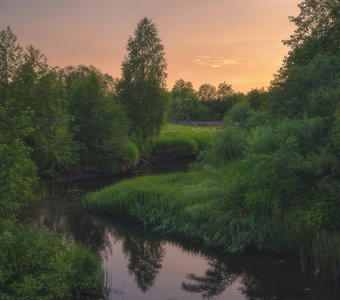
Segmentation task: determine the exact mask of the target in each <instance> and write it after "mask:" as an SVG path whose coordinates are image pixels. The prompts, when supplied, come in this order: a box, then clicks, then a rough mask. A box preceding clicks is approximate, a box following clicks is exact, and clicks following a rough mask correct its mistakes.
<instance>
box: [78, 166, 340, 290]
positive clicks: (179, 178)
mask: <svg viewBox="0 0 340 300" xmlns="http://www.w3.org/2000/svg"><path fill="white" fill-rule="evenodd" d="M241 167H242V166H241V165H240V163H239V162H237V161H236V162H232V163H229V164H227V165H224V166H223V167H220V168H219V169H212V168H199V169H197V170H191V171H188V172H181V173H173V174H166V175H156V176H143V177H139V178H135V179H130V180H125V181H122V182H120V183H118V184H114V185H111V186H108V187H106V188H103V189H101V190H99V191H97V192H94V193H89V194H88V195H87V196H86V198H85V202H84V203H85V206H86V207H87V209H89V210H91V211H94V212H96V213H100V214H105V215H110V216H113V217H115V218H121V219H127V220H130V221H131V220H132V221H134V222H137V223H140V224H143V225H144V226H146V227H148V228H150V229H152V230H154V231H157V232H160V233H163V234H174V235H176V236H179V237H181V238H184V239H186V240H188V241H191V242H195V243H200V244H202V245H204V246H209V247H222V248H223V249H225V250H226V251H227V252H229V253H240V252H254V251H255V252H262V253H268V252H271V253H276V254H282V255H293V256H296V257H299V259H300V263H301V266H302V270H303V271H304V272H305V273H309V274H312V275H313V276H315V277H318V278H320V279H323V280H326V281H330V282H333V283H334V282H338V279H339V278H338V272H339V269H338V266H339V265H338V259H339V257H340V255H339V251H338V250H336V249H339V247H338V246H339V237H338V236H337V235H334V234H331V233H328V232H326V231H318V232H313V231H312V230H310V229H309V228H306V227H305V224H304V223H303V221H302V220H299V215H298V214H293V213H291V214H286V215H285V216H283V217H282V218H281V219H278V218H276V217H272V218H270V217H268V215H265V214H264V213H263V216H262V218H259V217H258V216H257V218H255V216H254V215H250V213H249V211H247V210H246V209H245V208H244V207H242V206H241V203H236V202H228V201H227V202H226V201H225V199H224V197H225V191H223V189H227V188H228V187H227V186H224V184H223V182H225V181H226V180H229V181H231V180H232V176H233V175H235V170H237V169H239V168H241ZM217 187H219V188H217ZM229 192H230V191H229ZM233 193H237V191H236V190H235V191H233Z"/></svg>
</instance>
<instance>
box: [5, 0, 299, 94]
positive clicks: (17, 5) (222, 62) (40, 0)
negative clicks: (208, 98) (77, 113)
mask: <svg viewBox="0 0 340 300" xmlns="http://www.w3.org/2000/svg"><path fill="white" fill-rule="evenodd" d="M299 2H301V1H300V0H240V1H234V0H212V1H206V0H184V1H183V0H162V1H161V0H58V1H55V0H30V1H27V0H0V28H1V29H2V28H4V27H5V26H7V25H9V26H11V28H12V30H13V31H14V32H15V33H16V35H17V36H18V38H19V40H20V41H21V43H22V44H24V45H27V44H33V45H34V46H36V47H38V48H40V49H41V50H42V52H43V53H44V54H45V55H46V56H47V57H48V58H49V61H50V63H51V64H52V65H59V66H65V65H70V64H73V65H77V64H86V65H90V64H92V65H95V66H96V67H98V68H99V69H101V70H102V71H104V72H108V73H110V74H111V75H113V76H114V77H119V76H120V64H121V62H122V60H123V57H124V55H125V46H126V42H127V38H128V36H129V35H130V34H132V33H133V31H134V29H135V27H136V24H137V22H138V21H139V19H141V18H142V17H144V16H147V17H149V18H151V19H152V20H153V21H154V22H155V23H156V25H157V27H158V30H159V35H160V37H161V39H162V41H163V43H164V45H165V50H166V56H167V61H168V73H169V80H168V86H169V87H171V86H172V85H173V83H174V81H175V80H177V79H179V78H183V79H185V80H187V81H192V82H193V83H194V86H195V87H196V88H198V86H199V85H200V84H202V83H212V84H214V85H216V86H217V85H218V84H219V83H221V82H223V81H226V82H227V83H231V84H232V85H233V87H234V89H235V90H239V91H247V90H249V89H250V88H255V87H262V86H267V85H268V84H269V81H270V80H271V79H272V75H273V74H274V73H275V72H276V71H277V70H278V68H279V67H280V65H281V61H282V58H283V56H284V55H285V54H286V52H287V49H286V48H285V47H284V46H283V45H282V44H281V40H283V39H286V38H288V37H289V35H290V34H291V33H292V31H293V26H292V25H291V24H289V21H288V16H289V15H296V14H297V12H298V9H297V4H298V3H299Z"/></svg>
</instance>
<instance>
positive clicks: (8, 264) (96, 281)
mask: <svg viewBox="0 0 340 300" xmlns="http://www.w3.org/2000/svg"><path fill="white" fill-rule="evenodd" d="M0 226H1V230H0V291H1V292H0V297H1V299H84V298H83V297H82V296H88V295H91V293H93V292H96V293H97V295H98V292H99V291H100V288H101V284H102V279H101V266H100V262H99V260H98V259H97V258H96V257H95V256H94V255H93V254H91V253H89V252H88V250H86V249H85V248H84V247H82V246H80V245H77V244H75V243H71V242H68V243H66V244H65V243H63V242H62V241H61V240H60V239H59V238H57V236H56V235H54V234H52V233H49V232H47V231H40V232H31V231H30V230H28V229H26V228H24V227H22V226H20V225H18V224H14V223H11V222H6V223H1V224H0Z"/></svg>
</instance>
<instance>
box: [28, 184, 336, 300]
mask: <svg viewBox="0 0 340 300" xmlns="http://www.w3.org/2000/svg"><path fill="white" fill-rule="evenodd" d="M112 182H113V180H105V181H103V180H91V181H82V182H72V183H49V184H48V186H46V188H45V192H44V193H43V194H42V198H43V200H42V201H40V202H39V203H35V204H34V205H32V207H31V210H30V213H29V214H30V217H31V219H32V226H33V227H35V228H39V227H48V228H50V229H51V230H53V231H55V232H57V233H58V234H60V235H62V236H63V237H65V238H68V239H73V240H76V241H78V242H81V243H83V244H84V245H86V246H87V247H88V248H89V249H91V250H93V251H94V252H96V253H97V254H98V255H100V257H101V260H102V263H103V266H104V268H105V270H106V273H107V279H108V287H109V288H110V289H111V293H110V299H123V300H143V299H145V300H146V299H147V300H175V299H176V300H194V299H214V300H219V299H228V300H245V299H248V300H274V299H275V300H305V299H306V300H307V299H308V300H319V299H320V300H333V299H334V300H338V299H340V291H339V289H336V288H334V287H332V286H328V285H325V284H322V283H320V282H317V281H315V280H314V279H313V278H307V277H305V276H303V275H302V274H301V273H300V268H299V265H298V264H297V262H296V261H293V260H290V259H287V258H282V257H267V258H264V257H251V256H238V257H231V256H229V255H227V254H225V253H223V252H222V251H208V250H206V249H200V248H197V247H194V246H193V245H190V244H188V243H184V242H180V241H176V240H174V239H171V238H164V237H161V236H158V235H156V234H153V233H150V232H148V231H146V230H144V229H143V228H140V227H139V226H136V225H132V224H124V223H122V222H118V221H117V220H112V219H111V220H110V219H107V218H104V217H99V216H95V215H92V214H89V213H87V212H85V211H84V210H83V209H82V207H81V197H82V195H83V194H84V193H85V191H88V190H95V189H97V188H98V187H100V186H105V185H107V184H110V183H112Z"/></svg>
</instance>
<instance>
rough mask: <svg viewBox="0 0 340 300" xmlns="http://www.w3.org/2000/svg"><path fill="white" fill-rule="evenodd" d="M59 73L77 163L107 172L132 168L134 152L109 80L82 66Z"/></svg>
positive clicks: (90, 68) (126, 122)
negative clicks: (77, 158) (67, 103)
mask: <svg viewBox="0 0 340 300" xmlns="http://www.w3.org/2000/svg"><path fill="white" fill-rule="evenodd" d="M61 74H62V77H63V80H64V82H65V83H66V87H67V88H66V98H67V99H68V101H69V109H70V111H71V113H72V115H73V116H74V119H73V121H72V128H73V129H74V135H75V139H76V141H77V143H78V145H79V148H80V149H79V156H80V160H81V164H82V165H84V166H87V167H92V168H95V169H97V170H99V171H102V172H107V173H112V172H116V171H118V170H119V169H120V168H121V167H122V166H123V165H130V166H133V165H135V164H136V163H137V161H138V158H139V155H138V151H137V149H136V147H135V146H134V145H133V144H132V143H131V142H130V141H129V140H128V136H127V134H128V120H127V118H126V115H125V112H124V109H123V108H122V106H121V105H120V104H119V103H118V102H117V101H116V99H115V96H114V91H113V90H112V85H113V81H112V78H110V77H108V75H106V74H102V73H101V72H100V71H99V70H97V69H95V68H94V67H85V66H79V67H77V68H72V67H68V68H66V69H64V70H62V72H61Z"/></svg>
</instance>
